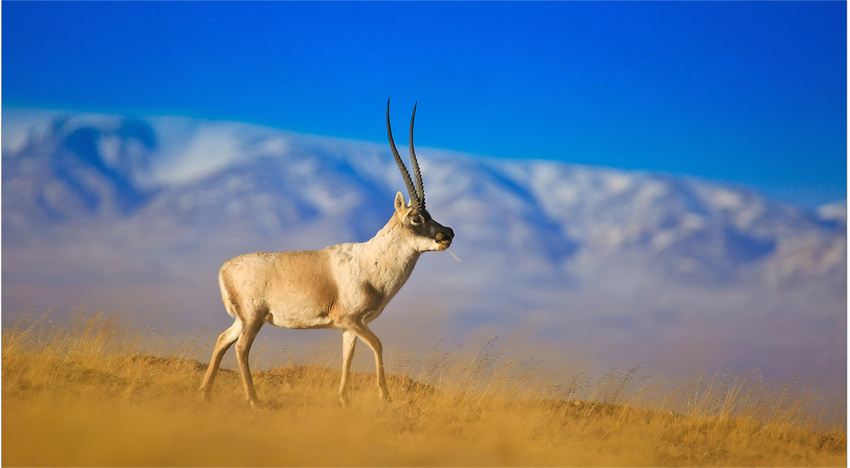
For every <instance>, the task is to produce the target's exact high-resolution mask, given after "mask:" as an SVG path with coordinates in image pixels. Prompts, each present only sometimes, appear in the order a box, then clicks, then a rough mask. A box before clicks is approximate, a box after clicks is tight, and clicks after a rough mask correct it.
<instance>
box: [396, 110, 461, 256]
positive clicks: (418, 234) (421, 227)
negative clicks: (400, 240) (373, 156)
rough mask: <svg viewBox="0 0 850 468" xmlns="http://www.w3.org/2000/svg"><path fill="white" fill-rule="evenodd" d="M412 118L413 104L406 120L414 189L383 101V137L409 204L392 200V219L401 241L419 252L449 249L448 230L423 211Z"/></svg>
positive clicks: (400, 198)
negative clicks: (384, 112)
mask: <svg viewBox="0 0 850 468" xmlns="http://www.w3.org/2000/svg"><path fill="white" fill-rule="evenodd" d="M415 117H416V104H414V105H413V115H412V116H411V117H410V144H409V146H410V164H411V167H412V168H413V177H414V178H415V179H416V184H415V185H414V183H413V180H411V178H410V173H409V172H407V167H405V165H404V162H402V160H401V156H399V154H398V150H397V149H396V147H395V142H393V132H392V129H390V100H389V99H387V135H388V137H389V139H390V148H391V149H392V151H393V156H394V157H395V162H396V163H397V164H398V169H399V171H401V177H402V178H403V179H404V184H405V185H406V186H407V194H408V196H409V199H410V203H409V204H408V203H405V202H404V196H403V195H402V194H401V192H398V193H397V194H396V196H395V219H396V221H397V223H398V225H399V226H400V227H401V228H402V229H403V232H404V233H405V235H404V238H405V241H407V242H408V243H410V244H411V246H412V247H413V248H415V249H416V250H417V251H419V252H425V251H429V250H445V249H447V248H449V246H450V245H451V243H452V239H453V238H454V235H455V234H454V231H452V228H450V227H447V226H443V225H442V224H440V223H438V222H437V221H435V220H434V218H432V217H431V214H430V213H428V210H426V209H425V189H424V187H423V186H422V174H420V172H419V163H418V162H417V161H416V153H415V152H414V151H413V120H414V118H415Z"/></svg>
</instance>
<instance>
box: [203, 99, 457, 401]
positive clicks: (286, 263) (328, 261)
mask: <svg viewBox="0 0 850 468" xmlns="http://www.w3.org/2000/svg"><path fill="white" fill-rule="evenodd" d="M415 117H416V105H414V106H413V115H412V116H411V117H410V144H409V147H410V162H411V165H412V168H413V177H414V179H415V181H416V182H415V185H414V182H413V181H412V180H411V178H410V173H408V172H407V168H406V167H405V165H404V163H403V162H402V160H401V156H399V154H398V150H397V149H396V146H395V143H394V142H393V134H392V130H391V129H390V101H389V100H387V135H388V137H389V142H390V149H392V153H393V156H394V157H395V161H396V163H397V164H398V168H399V170H400V171H401V176H402V178H403V179H404V183H405V185H406V186H407V193H408V195H409V199H410V203H405V201H404V197H403V196H402V194H401V192H398V193H397V194H396V196H395V212H394V213H393V215H392V217H391V218H390V220H389V221H388V222H387V224H386V225H385V226H384V227H383V228H381V230H380V231H378V233H377V234H375V236H374V237H373V238H372V239H370V240H368V241H366V242H362V243H346V244H338V245H332V246H330V247H326V248H324V249H321V250H306V251H297V252H273V253H269V252H256V253H251V254H246V255H241V256H238V257H236V258H233V259H231V260H229V261H227V262H226V263H225V264H224V265H223V266H222V267H221V270H220V271H219V274H218V283H219V287H220V288H221V297H222V300H223V301H224V306H225V308H226V309H227V313H228V314H229V315H230V316H231V317H233V318H234V322H233V325H231V326H230V328H228V329H227V330H225V331H224V332H223V333H222V334H221V335H219V337H218V340H217V342H216V344H215V348H214V350H213V354H212V358H211V359H210V365H209V367H208V368H207V372H206V375H205V376H204V382H203V384H201V389H200V390H201V394H202V396H203V398H204V399H209V395H210V390H211V389H212V385H213V382H214V380H215V375H216V372H217V371H218V367H219V365H220V364H221V359H222V357H223V356H224V353H225V352H226V351H227V350H228V348H230V346H231V345H232V344H233V343H234V342H235V343H236V359H237V361H238V362H239V371H240V373H241V374H242V384H243V386H244V388H245V395H246V397H247V399H248V402H249V403H250V404H251V405H252V406H254V407H256V406H258V405H259V403H260V402H259V400H258V399H257V393H256V391H255V390H254V383H253V380H252V379H251V370H250V368H249V367H248V353H249V352H250V350H251V343H253V341H254V338H256V336H257V333H258V332H259V331H260V328H261V327H262V326H263V324H265V323H266V322H269V323H271V324H272V325H274V326H277V327H282V328H298V329H309V328H337V329H342V380H341V382H340V384H339V401H340V402H341V403H342V404H343V405H345V404H347V403H348V398H347V395H346V384H347V382H348V376H349V370H350V368H351V360H352V358H353V357H354V345H355V341H356V339H357V338H360V340H361V341H363V342H364V343H366V344H367V345H369V347H370V348H372V351H373V352H374V353H375V368H376V373H377V384H378V391H379V393H380V396H381V398H382V399H383V400H387V401H389V400H390V395H389V391H388V390H387V381H386V377H385V376H384V363H383V351H382V349H383V348H382V346H381V341H380V340H379V339H378V337H377V336H375V334H374V333H373V332H372V330H370V329H369V326H368V323H369V322H371V321H373V320H375V319H376V318H378V316H379V315H381V312H382V311H383V310H384V307H386V306H387V304H388V303H389V302H390V300H391V299H392V298H393V296H395V294H396V293H397V292H398V291H399V289H401V287H402V286H403V285H404V283H405V282H406V281H407V279H408V278H409V277H410V273H411V272H412V271H413V267H414V266H415V265H416V261H417V260H418V259H419V255H420V254H422V252H427V251H440V250H445V249H447V248H448V247H449V246H450V245H451V243H452V239H453V238H454V232H453V231H452V229H451V228H449V227H446V226H443V225H441V224H440V223H438V222H437V221H435V220H434V219H433V218H432V217H431V215H430V214H429V213H428V210H426V209H425V190H424V188H423V186H422V175H421V174H420V172H419V163H418V162H417V161H416V154H415V153H414V151H413V120H414V118H415Z"/></svg>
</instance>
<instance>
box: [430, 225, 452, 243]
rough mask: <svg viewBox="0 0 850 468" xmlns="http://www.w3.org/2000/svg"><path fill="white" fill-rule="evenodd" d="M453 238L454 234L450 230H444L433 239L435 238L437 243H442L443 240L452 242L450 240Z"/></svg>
mask: <svg viewBox="0 0 850 468" xmlns="http://www.w3.org/2000/svg"><path fill="white" fill-rule="evenodd" d="M454 236H455V233H454V231H452V228H446V230H445V231H441V232H438V233H437V235H436V236H435V237H436V238H437V240H438V241H443V240H449V241H450V240H452V238H453V237H454Z"/></svg>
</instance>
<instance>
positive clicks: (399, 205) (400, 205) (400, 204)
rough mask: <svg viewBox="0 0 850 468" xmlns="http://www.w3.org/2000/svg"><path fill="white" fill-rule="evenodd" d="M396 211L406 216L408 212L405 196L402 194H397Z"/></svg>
mask: <svg viewBox="0 0 850 468" xmlns="http://www.w3.org/2000/svg"><path fill="white" fill-rule="evenodd" d="M395 211H396V213H398V214H401V215H403V214H405V213H406V211H407V204H406V203H404V195H402V194H401V192H398V193H396V194H395Z"/></svg>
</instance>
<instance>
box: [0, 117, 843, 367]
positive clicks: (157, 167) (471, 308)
mask: <svg viewBox="0 0 850 468" xmlns="http://www.w3.org/2000/svg"><path fill="white" fill-rule="evenodd" d="M7 114H8V115H7ZM16 119H17V120H16ZM9 121H11V122H12V123H13V124H11V125H8V124H7V123H8V122H9ZM3 141H4V147H3V220H2V221H3V251H4V255H3V280H4V286H5V287H4V291H3V296H4V297H3V299H4V303H5V304H6V309H5V310H6V311H7V312H9V311H12V312H13V315H14V313H15V311H22V310H26V309H28V308H30V307H40V306H44V307H50V306H52V305H55V304H56V303H57V302H63V301H75V300H76V301H80V302H77V303H73V302H71V304H72V305H78V304H80V303H88V304H90V305H92V306H95V307H100V306H103V307H107V306H108V307H114V306H115V305H116V304H120V307H119V308H121V309H122V310H124V311H126V312H128V313H143V312H144V313H151V308H153V309H159V308H163V307H168V308H171V307H174V306H173V305H172V304H179V305H180V306H179V308H180V310H183V311H184V312H182V313H181V314H179V317H175V318H174V319H171V320H178V321H179V323H180V326H183V327H186V328H190V327H191V326H192V324H197V323H199V321H200V322H203V321H205V320H209V319H208V318H207V317H210V315H209V314H210V310H217V309H218V308H219V307H220V305H218V304H217V301H218V298H217V293H216V292H215V280H214V276H215V273H216V270H217V268H218V266H219V265H220V264H221V263H222V262H223V261H225V260H227V259H228V258H230V257H231V256H234V255H237V254H240V253H245V252H250V251H257V250H289V249H313V248H321V247H324V246H325V245H329V244H333V243H338V242H350V241H364V240H366V239H368V238H369V237H371V236H372V235H373V234H374V233H375V232H377V230H378V229H380V227H382V226H383V224H384V223H385V222H386V221H387V219H389V216H390V214H391V213H392V200H393V196H394V194H395V192H396V191H398V190H403V183H402V182H401V178H400V176H399V174H398V169H397V168H396V167H395V163H394V161H393V160H392V157H391V156H390V155H389V154H388V150H387V149H386V148H385V146H384V145H378V144H373V143H366V142H357V141H347V140H339V139H332V138H324V137H314V136H309V135H300V134H293V133H290V132H284V131H279V130H274V129H269V128H263V127H257V126H251V125H245V124H238V123H226V122H206V121H196V120H190V119H182V118H175V117H156V118H148V119H134V118H127V117H122V116H102V115H61V114H57V113H39V114H37V117H36V118H31V119H29V120H27V119H25V118H23V117H21V116H20V115H19V114H15V113H7V112H4V128H3ZM417 154H418V155H419V156H420V159H421V163H422V172H423V176H424V179H425V190H426V193H427V197H428V206H429V208H430V211H431V212H432V214H433V215H434V217H435V218H436V219H437V220H439V221H440V222H441V223H443V224H446V225H448V226H451V227H452V228H453V229H454V230H455V232H456V234H457V237H456V242H455V244H454V245H453V247H452V250H453V251H454V252H455V253H456V254H457V255H458V256H459V257H460V258H461V259H462V261H463V263H462V264H457V263H456V262H455V261H454V260H453V259H451V258H450V257H448V256H447V255H442V256H440V255H436V254H434V255H431V254H429V255H425V256H423V258H422V260H420V264H419V266H418V267H417V270H416V272H415V275H414V279H413V280H412V281H411V282H410V284H409V285H408V286H406V287H405V290H404V291H403V294H401V295H400V296H399V298H398V299H396V300H395V301H394V303H393V305H391V307H397V310H399V311H402V310H406V309H411V308H412V309H416V310H419V309H421V308H424V307H425V306H426V305H428V306H430V307H427V308H428V310H429V312H428V313H427V314H424V315H423V314H414V315H413V316H410V315H407V316H404V317H408V318H407V319H402V318H398V319H395V320H397V322H392V320H394V319H391V318H390V319H384V318H382V321H388V322H389V323H390V324H391V325H392V326H396V325H397V326H398V327H399V328H409V324H407V325H408V326H407V327H405V321H404V320H411V319H414V318H412V317H415V320H418V322H416V323H417V324H418V326H420V325H421V327H419V328H417V329H418V330H420V331H422V330H425V329H428V328H429V327H431V328H433V330H430V331H429V332H428V333H423V334H421V335H420V336H419V337H418V338H417V339H419V340H424V339H425V338H424V337H426V336H427V337H436V336H440V335H441V334H443V335H448V336H455V337H458V339H460V338H461V337H469V336H475V335H476V334H477V333H479V334H480V333H485V331H484V330H486V331H487V332H488V333H495V334H500V335H502V336H506V335H507V336H515V337H516V338H515V340H516V341H517V343H519V345H520V346H531V344H530V343H534V346H544V347H546V346H548V348H546V349H547V351H545V352H547V353H551V352H552V350H557V351H555V352H565V351H564V350H569V353H573V354H580V355H585V356H587V355H595V356H597V358H598V359H600V360H607V362H610V361H613V362H617V363H619V361H617V360H618V359H620V360H622V359H624V358H625V359H630V358H632V357H633V356H643V358H645V359H649V358H652V359H655V360H658V361H660V362H667V361H670V362H668V364H670V365H673V364H675V365H678V366H685V363H683V362H678V361H677V362H678V363H674V362H673V361H676V360H677V359H679V360H681V358H682V356H681V353H682V351H683V350H686V349H687V348H688V347H689V346H691V345H693V344H694V343H700V342H704V343H705V346H707V347H709V348H715V349H718V350H721V349H722V350H724V352H728V353H729V354H730V355H738V356H745V358H744V359H742V360H741V361H742V363H746V364H753V365H755V366H758V367H762V368H764V367H765V365H764V364H763V361H770V362H771V366H773V367H774V368H776V369H777V373H778V374H780V375H785V374H787V373H788V372H794V371H796V370H798V368H803V370H805V369H806V367H807V366H808V367H811V368H816V371H817V372H819V373H827V371H829V372H833V371H834V365H835V363H836V362H837V361H836V359H837V360H838V361H841V362H844V361H846V351H845V350H843V348H844V344H843V342H844V341H846V316H845V315H844V311H845V310H846V241H845V238H846V203H839V204H835V205H830V206H827V207H823V208H822V209H820V210H817V211H809V210H805V209H802V208H799V207H793V206H788V205H784V204H780V203H777V202H774V201H771V200H768V199H766V198H764V197H762V196H760V195H759V194H757V193H754V192H752V191H749V190H747V189H746V188H744V187H730V186H724V185H718V184H714V183H710V182H707V181H701V180H696V179H691V178H680V177H675V176H671V175H663V174H651V173H641V172H626V171H619V170H613V169H604V168H595V167H587V166H577V165H570V164H564V163H557V162H548V161H503V160H492V159H487V158H480V157H470V156H466V155H460V154H456V153H452V152H448V151H441V150H432V149H429V148H418V149H417ZM435 291H439V294H438V295H435V294H434V292H435ZM126 297H136V298H137V299H136V300H135V301H128V300H126ZM69 298H73V299H69ZM104 298H109V300H106V299H104ZM139 298H143V299H139ZM51 301H54V302H51ZM100 301H103V302H100ZM63 303H64V302H63ZM101 304H103V305H101ZM433 314H436V315H433ZM385 315H386V314H385ZM399 317H402V315H400V316H399ZM812 317H819V319H818V320H812ZM166 321H167V320H166ZM765 323H773V326H772V328H771V327H767V328H765V326H764V324H765ZM685 337H689V338H685ZM695 337H696V338H695ZM434 340H436V338H434ZM623 340H626V341H625V342H624V341H623ZM783 340H785V342H794V343H796V345H797V346H799V347H800V349H805V350H806V353H814V354H817V355H818V356H823V355H824V354H828V355H830V356H834V355H836V353H838V355H837V357H836V358H824V359H825V360H824V362H823V363H822V364H817V363H814V364H813V363H812V360H809V361H808V363H805V360H804V361H801V363H800V364H799V365H798V368H793V366H791V367H789V368H788V369H784V368H782V366H783V364H782V363H780V362H773V361H771V359H772V356H773V355H776V354H777V353H780V351H777V348H776V347H777V343H782V342H783ZM413 341H416V340H415V339H413V340H411V342H413ZM605 343H608V345H609V347H611V343H617V345H616V346H613V347H612V349H605V348H604V346H603V345H604V344H605ZM779 347H780V348H781V347H782V346H781V345H779ZM782 352H784V351H782ZM565 353H566V352H565ZM668 354H673V356H669V355H668ZM677 354H678V355H677ZM780 354H781V353H780ZM709 355H711V356H714V357H712V359H715V358H716V359H715V360H720V361H722V360H723V359H725V358H727V357H729V356H724V355H723V353H719V354H716V355H715V354H713V353H709ZM813 359H814V360H816V359H815V358H813ZM818 359H819V358H818ZM665 360H666V361H665ZM708 361H709V360H708V359H707V358H706V359H701V360H699V362H700V363H702V364H705V363H706V362H708ZM712 362H715V361H712ZM786 367H787V366H786ZM840 372H841V373H843V372H844V371H840ZM792 375H793V374H792ZM839 381H841V379H840V375H838V376H836V377H835V382H839Z"/></svg>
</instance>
